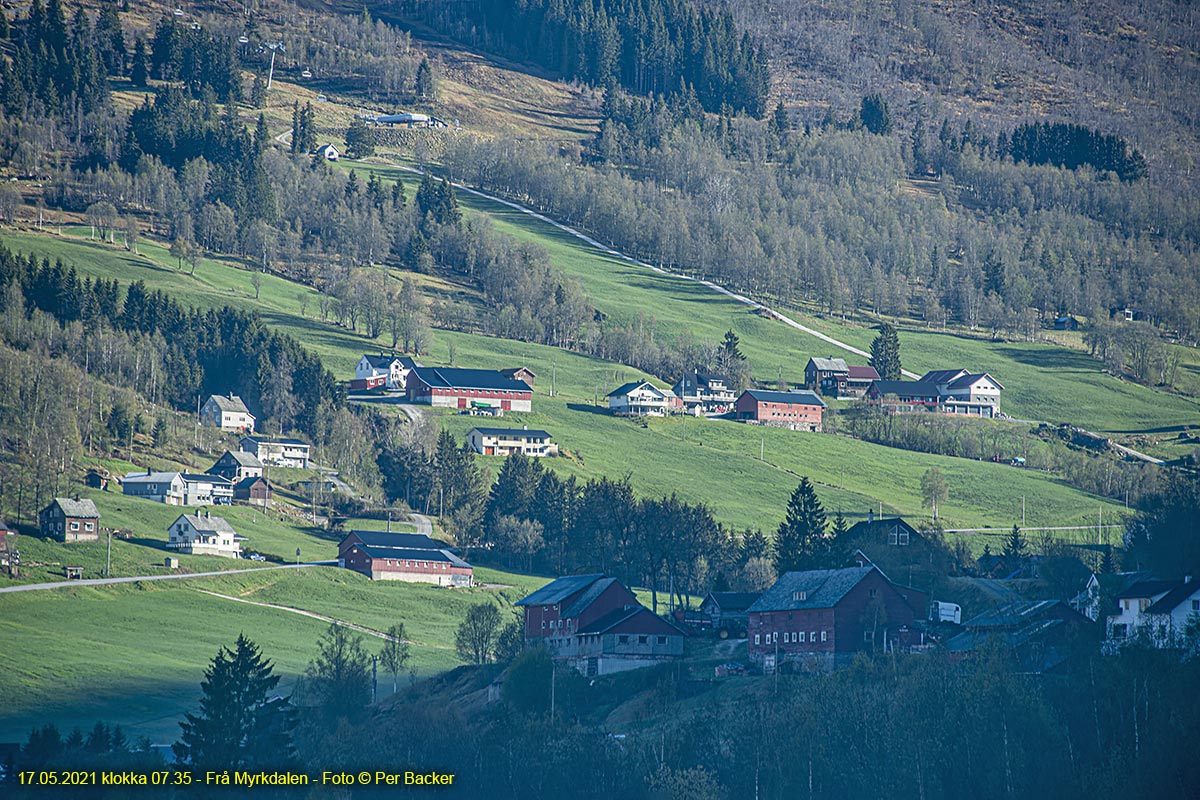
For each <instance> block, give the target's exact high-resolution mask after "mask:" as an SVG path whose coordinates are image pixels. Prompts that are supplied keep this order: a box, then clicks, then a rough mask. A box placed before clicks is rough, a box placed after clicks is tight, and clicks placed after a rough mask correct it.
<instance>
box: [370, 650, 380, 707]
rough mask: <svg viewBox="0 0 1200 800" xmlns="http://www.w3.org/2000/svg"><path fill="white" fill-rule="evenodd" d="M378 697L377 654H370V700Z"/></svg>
mask: <svg viewBox="0 0 1200 800" xmlns="http://www.w3.org/2000/svg"><path fill="white" fill-rule="evenodd" d="M378 699H379V656H377V655H375V656H371V702H372V703H374V702H376V701H377V700H378Z"/></svg>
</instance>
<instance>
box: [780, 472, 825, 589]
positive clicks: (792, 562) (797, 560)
mask: <svg viewBox="0 0 1200 800" xmlns="http://www.w3.org/2000/svg"><path fill="white" fill-rule="evenodd" d="M826 524H827V521H826V518H825V509H824V508H823V507H822V506H821V501H820V500H819V499H818V498H817V492H816V490H815V489H814V488H813V485H812V483H811V482H810V481H809V480H808V476H805V477H804V478H802V479H801V480H800V485H799V486H797V487H796V490H795V491H794V492H792V497H791V500H789V501H788V508H787V517H786V518H785V519H784V521H783V522H781V523H780V524H779V531H778V532H777V533H776V534H775V569H776V571H777V572H778V573H779V574H780V575H782V574H783V573H785V572H791V571H793V570H805V569H818V568H821V567H824V566H826V565H827V563H828V560H829V556H830V541H829V537H828V535H827V531H826Z"/></svg>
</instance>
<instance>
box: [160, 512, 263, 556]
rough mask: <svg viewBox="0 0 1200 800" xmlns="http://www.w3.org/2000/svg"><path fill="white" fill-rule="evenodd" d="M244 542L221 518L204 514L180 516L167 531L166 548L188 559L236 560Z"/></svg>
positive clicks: (243, 538)
mask: <svg viewBox="0 0 1200 800" xmlns="http://www.w3.org/2000/svg"><path fill="white" fill-rule="evenodd" d="M244 541H245V537H242V536H238V534H237V532H236V531H234V529H233V526H232V525H230V524H229V523H228V522H226V521H225V519H224V518H223V517H213V516H209V515H208V514H181V515H179V518H178V519H176V520H175V521H174V522H172V523H171V527H170V528H168V529H167V547H169V548H170V549H172V550H177V551H179V552H180V553H187V554H189V555H203V556H224V557H225V558H240V557H241V555H242V544H241V543H242V542H244Z"/></svg>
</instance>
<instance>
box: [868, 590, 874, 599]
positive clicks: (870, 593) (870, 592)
mask: <svg viewBox="0 0 1200 800" xmlns="http://www.w3.org/2000/svg"><path fill="white" fill-rule="evenodd" d="M868 594H869V595H870V596H871V597H874V596H875V590H874V589H871V590H870V591H869V592H868Z"/></svg>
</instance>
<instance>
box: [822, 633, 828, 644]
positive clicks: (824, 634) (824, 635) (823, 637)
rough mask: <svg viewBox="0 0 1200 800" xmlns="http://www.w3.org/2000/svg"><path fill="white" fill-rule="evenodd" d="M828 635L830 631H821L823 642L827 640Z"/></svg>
mask: <svg viewBox="0 0 1200 800" xmlns="http://www.w3.org/2000/svg"><path fill="white" fill-rule="evenodd" d="M827 635H828V631H821V641H822V642H823V641H825V638H826V636H827Z"/></svg>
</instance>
